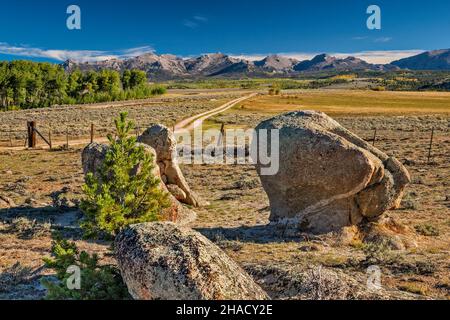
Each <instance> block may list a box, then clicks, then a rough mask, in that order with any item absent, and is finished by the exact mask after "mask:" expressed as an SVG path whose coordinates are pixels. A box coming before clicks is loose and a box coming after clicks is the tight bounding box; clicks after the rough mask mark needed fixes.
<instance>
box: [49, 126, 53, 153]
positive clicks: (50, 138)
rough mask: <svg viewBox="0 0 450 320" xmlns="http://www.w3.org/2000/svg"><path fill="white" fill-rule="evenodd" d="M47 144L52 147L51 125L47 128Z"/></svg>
mask: <svg viewBox="0 0 450 320" xmlns="http://www.w3.org/2000/svg"><path fill="white" fill-rule="evenodd" d="M48 145H49V147H50V150H52V149H53V145H52V127H49V128H48Z"/></svg>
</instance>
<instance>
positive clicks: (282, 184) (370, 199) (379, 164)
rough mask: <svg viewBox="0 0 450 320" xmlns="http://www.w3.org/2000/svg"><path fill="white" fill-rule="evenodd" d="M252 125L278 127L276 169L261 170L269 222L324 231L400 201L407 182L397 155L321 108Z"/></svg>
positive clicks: (370, 217)
mask: <svg viewBox="0 0 450 320" xmlns="http://www.w3.org/2000/svg"><path fill="white" fill-rule="evenodd" d="M256 129H257V130H260V129H269V130H270V129H278V130H279V139H280V140H279V145H280V147H279V159H280V164H279V171H278V173H277V174H275V175H272V176H267V175H261V176H260V177H261V181H262V184H263V187H264V189H265V191H266V192H267V194H268V196H269V200H270V205H271V216H270V220H271V221H272V222H279V223H284V224H286V226H291V227H292V226H293V227H295V228H298V229H300V230H306V231H311V232H317V233H322V232H328V231H332V230H336V229H339V228H341V227H344V226H349V225H354V224H358V223H360V222H361V221H363V220H365V219H367V220H374V219H377V218H379V217H380V216H381V215H383V213H384V212H386V210H389V209H392V208H396V207H397V206H398V205H399V203H400V200H401V198H402V196H403V191H404V189H405V186H406V185H407V184H408V183H409V182H410V177H409V174H408V172H407V170H406V169H405V167H404V166H403V165H402V164H401V163H400V162H399V161H398V160H396V159H395V158H392V157H389V156H388V155H386V154H385V153H383V152H381V151H380V150H378V149H377V148H375V147H373V146H372V145H370V144H368V143H367V142H365V141H364V140H362V139H361V138H359V137H358V136H357V135H355V134H353V133H352V132H350V131H348V130H347V129H345V128H344V127H342V126H341V125H340V124H339V123H337V122H336V121H335V120H333V119H332V118H330V117H328V116H327V115H326V114H324V113H322V112H315V111H299V112H291V113H287V114H283V115H280V116H277V117H274V118H272V119H269V120H267V121H264V122H262V123H261V124H259V125H258V127H257V128H256ZM272 151H275V152H276V150H272ZM262 167H263V166H262V165H261V164H259V163H258V164H257V169H258V172H260V170H261V168H262Z"/></svg>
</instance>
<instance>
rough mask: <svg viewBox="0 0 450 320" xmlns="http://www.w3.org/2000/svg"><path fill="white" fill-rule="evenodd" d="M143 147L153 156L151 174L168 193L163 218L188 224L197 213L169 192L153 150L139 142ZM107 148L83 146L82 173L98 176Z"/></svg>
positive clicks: (103, 146) (94, 144)
mask: <svg viewBox="0 0 450 320" xmlns="http://www.w3.org/2000/svg"><path fill="white" fill-rule="evenodd" d="M139 145H141V146H143V147H144V149H145V151H146V152H148V153H150V154H151V155H152V156H153V161H154V163H153V164H154V170H153V174H154V175H155V176H156V177H158V178H159V180H160V187H161V189H163V190H164V191H165V192H167V193H168V194H169V199H170V202H171V206H170V207H169V208H167V209H164V212H163V217H164V220H168V221H173V222H176V223H179V224H188V223H190V222H192V221H194V220H195V219H196V217H197V214H196V213H195V212H194V211H192V210H190V209H189V208H186V207H184V206H183V205H182V204H181V203H180V202H179V201H178V200H177V199H176V198H175V197H174V196H173V195H172V194H171V193H170V192H169V189H168V188H167V186H166V185H165V184H164V183H163V182H162V179H161V176H160V170H159V167H158V165H157V164H156V158H157V156H156V152H155V150H154V149H153V148H152V147H150V146H148V145H146V144H139ZM108 150H109V146H108V145H106V144H99V143H96V142H94V143H91V144H89V145H88V146H87V147H86V148H84V150H83V152H82V154H81V161H82V166H83V172H84V174H85V175H86V174H88V173H89V172H91V173H93V174H94V175H95V176H97V177H99V169H100V167H101V165H102V164H103V161H104V160H105V156H106V153H107V152H108ZM134 170H135V171H136V172H137V171H138V170H139V166H138V167H137V168H135V169H134Z"/></svg>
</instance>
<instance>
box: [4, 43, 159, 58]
mask: <svg viewBox="0 0 450 320" xmlns="http://www.w3.org/2000/svg"><path fill="white" fill-rule="evenodd" d="M149 52H154V49H153V48H152V47H150V46H143V47H137V48H130V49H125V50H115V51H101V50H51V49H41V48H32V47H28V46H12V45H9V44H7V43H2V42H0V54H8V55H14V56H20V57H28V58H46V59H53V60H58V61H65V60H68V59H71V60H75V61H79V62H87V61H102V60H108V59H126V58H130V57H135V56H138V55H142V54H144V53H149Z"/></svg>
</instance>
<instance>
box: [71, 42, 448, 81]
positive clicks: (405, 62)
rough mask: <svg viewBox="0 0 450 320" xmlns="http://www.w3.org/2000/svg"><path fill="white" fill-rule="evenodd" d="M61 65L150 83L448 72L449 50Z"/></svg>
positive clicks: (152, 57)
mask: <svg viewBox="0 0 450 320" xmlns="http://www.w3.org/2000/svg"><path fill="white" fill-rule="evenodd" d="M62 65H63V67H64V69H65V70H66V71H67V72H71V71H73V70H76V69H79V70H81V71H88V70H102V69H111V70H117V71H124V70H127V69H140V70H143V71H145V72H146V73H147V75H148V77H149V79H153V80H170V79H190V78H205V77H241V76H259V77H265V76H267V77H270V76H274V75H282V76H291V75H296V74H300V73H314V72H322V71H336V72H343V71H349V72H352V71H380V72H384V71H395V70H400V69H411V70H450V49H448V50H436V51H429V52H425V53H422V54H419V55H417V56H414V57H410V58H405V59H401V60H398V61H395V62H392V63H391V64H372V63H368V62H366V61H364V60H362V59H359V58H355V57H351V56H350V57H347V58H337V57H333V56H331V55H328V54H325V53H324V54H319V55H317V56H315V57H314V58H312V59H311V60H305V61H298V60H296V59H292V58H288V57H284V56H280V55H270V56H267V57H265V58H264V59H262V60H258V61H250V60H246V59H240V58H234V57H232V56H229V55H226V54H223V53H213V54H205V55H201V56H199V57H193V58H188V59H184V58H181V57H177V56H174V55H170V54H163V55H157V54H155V53H146V54H144V55H141V56H137V57H133V58H129V59H125V60H119V59H111V60H105V61H98V62H83V63H77V62H75V61H72V60H68V61H66V62H64V63H63V64H62Z"/></svg>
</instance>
